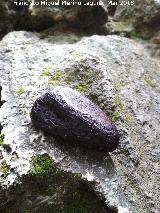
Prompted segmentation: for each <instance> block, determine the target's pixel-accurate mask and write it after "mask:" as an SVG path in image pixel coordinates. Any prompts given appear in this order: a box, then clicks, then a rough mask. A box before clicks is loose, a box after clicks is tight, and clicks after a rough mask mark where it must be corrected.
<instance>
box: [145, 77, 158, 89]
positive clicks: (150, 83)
mask: <svg viewBox="0 0 160 213" xmlns="http://www.w3.org/2000/svg"><path fill="white" fill-rule="evenodd" d="M144 80H145V81H146V83H147V84H148V85H149V86H151V87H153V88H155V87H157V84H156V81H155V80H153V79H151V78H150V77H149V76H145V77H144Z"/></svg>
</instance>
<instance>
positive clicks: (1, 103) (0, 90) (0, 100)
mask: <svg viewBox="0 0 160 213" xmlns="http://www.w3.org/2000/svg"><path fill="white" fill-rule="evenodd" d="M1 92H2V86H0V108H1V106H2V105H3V104H4V103H5V101H4V100H2V96H1ZM1 131H2V125H1V123H0V134H1Z"/></svg>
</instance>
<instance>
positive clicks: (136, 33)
mask: <svg viewBox="0 0 160 213" xmlns="http://www.w3.org/2000/svg"><path fill="white" fill-rule="evenodd" d="M130 38H132V39H137V38H138V39H143V40H149V39H150V37H149V36H148V35H146V34H145V33H143V32H140V31H136V30H135V31H132V32H131V33H130Z"/></svg>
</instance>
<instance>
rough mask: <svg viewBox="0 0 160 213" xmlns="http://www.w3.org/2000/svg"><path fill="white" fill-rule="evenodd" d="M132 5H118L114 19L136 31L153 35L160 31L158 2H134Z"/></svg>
mask: <svg viewBox="0 0 160 213" xmlns="http://www.w3.org/2000/svg"><path fill="white" fill-rule="evenodd" d="M128 2H134V5H132V6H131V5H122V4H118V6H117V8H116V11H115V14H114V18H115V19H117V20H125V21H126V22H129V23H130V24H133V26H134V27H135V30H136V31H141V32H142V33H144V34H145V33H147V34H149V35H153V34H154V33H155V32H157V31H158V30H159V29H160V22H159V19H160V2H159V1H156V0H141V1H138V0H135V1H128Z"/></svg>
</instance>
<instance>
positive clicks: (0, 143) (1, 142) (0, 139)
mask: <svg viewBox="0 0 160 213" xmlns="http://www.w3.org/2000/svg"><path fill="white" fill-rule="evenodd" d="M3 140H4V135H0V145H2V144H3Z"/></svg>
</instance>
